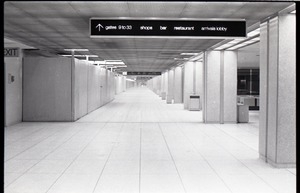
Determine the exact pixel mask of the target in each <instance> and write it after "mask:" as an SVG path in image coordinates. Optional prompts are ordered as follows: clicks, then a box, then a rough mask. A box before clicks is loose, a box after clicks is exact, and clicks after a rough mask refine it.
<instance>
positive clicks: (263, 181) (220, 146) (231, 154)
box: [201, 125, 279, 193]
mask: <svg viewBox="0 0 300 193" xmlns="http://www.w3.org/2000/svg"><path fill="white" fill-rule="evenodd" d="M213 127H216V126H214V125H213ZM201 132H202V133H204V134H205V135H206V136H207V137H209V138H210V139H211V140H212V141H214V142H215V143H216V144H217V145H218V146H220V147H221V148H222V149H223V150H225V152H227V153H229V154H230V155H231V156H232V157H233V158H235V159H236V160H237V161H238V162H240V163H241V164H242V165H244V166H245V167H246V168H247V169H248V170H249V171H251V172H252V173H253V174H254V175H255V176H257V177H258V178H260V179H261V180H262V181H263V182H264V183H265V184H266V185H268V186H269V187H270V188H271V189H273V190H274V191H275V192H278V191H277V190H276V189H275V188H274V187H273V186H271V185H270V184H269V183H267V182H266V181H265V180H264V179H263V178H261V177H260V176H259V175H257V174H256V173H255V172H254V171H253V170H251V169H250V168H249V167H248V166H247V165H246V164H245V163H244V162H242V161H241V160H240V159H238V158H237V157H235V155H234V154H232V153H231V152H230V151H229V150H227V149H226V148H225V147H223V146H222V145H221V144H219V143H217V142H216V141H215V140H214V139H212V138H211V137H210V136H209V135H208V134H207V133H205V132H203V131H201ZM256 152H257V151H256ZM257 153H258V152H257ZM278 193H279V192H278Z"/></svg>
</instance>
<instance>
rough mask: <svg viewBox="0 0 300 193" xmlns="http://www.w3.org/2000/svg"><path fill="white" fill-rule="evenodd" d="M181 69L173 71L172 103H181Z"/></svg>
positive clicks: (177, 68)
mask: <svg viewBox="0 0 300 193" xmlns="http://www.w3.org/2000/svg"><path fill="white" fill-rule="evenodd" d="M182 90H183V89H182V67H180V66H178V67H176V68H175V69H174V103H182V102H183V99H182Z"/></svg>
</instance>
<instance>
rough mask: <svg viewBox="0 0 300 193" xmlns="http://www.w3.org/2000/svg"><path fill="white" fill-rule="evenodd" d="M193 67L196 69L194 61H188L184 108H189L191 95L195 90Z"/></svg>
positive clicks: (185, 75) (185, 73) (185, 69)
mask: <svg viewBox="0 0 300 193" xmlns="http://www.w3.org/2000/svg"><path fill="white" fill-rule="evenodd" d="M193 69H194V62H186V63H185V64H184V86H183V88H184V89H183V103H184V105H183V106H184V109H188V100H189V95H190V94H191V93H193V92H194V90H193V88H194V83H193V74H194V72H193Z"/></svg>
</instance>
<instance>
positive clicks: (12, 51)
mask: <svg viewBox="0 0 300 193" xmlns="http://www.w3.org/2000/svg"><path fill="white" fill-rule="evenodd" d="M4 57H19V48H4Z"/></svg>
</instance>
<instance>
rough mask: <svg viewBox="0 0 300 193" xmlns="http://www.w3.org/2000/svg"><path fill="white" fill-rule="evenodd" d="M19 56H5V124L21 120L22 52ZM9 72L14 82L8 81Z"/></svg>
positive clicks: (8, 124)
mask: <svg viewBox="0 0 300 193" xmlns="http://www.w3.org/2000/svg"><path fill="white" fill-rule="evenodd" d="M19 53H20V55H19V57H5V58H4V63H5V69H4V71H5V107H4V108H5V126H10V125H13V124H15V123H19V122H21V121H22V53H21V51H19ZM9 74H10V75H12V76H14V82H9V81H8V78H9Z"/></svg>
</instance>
